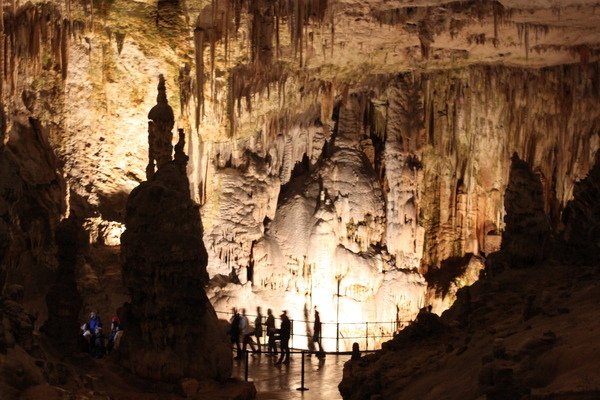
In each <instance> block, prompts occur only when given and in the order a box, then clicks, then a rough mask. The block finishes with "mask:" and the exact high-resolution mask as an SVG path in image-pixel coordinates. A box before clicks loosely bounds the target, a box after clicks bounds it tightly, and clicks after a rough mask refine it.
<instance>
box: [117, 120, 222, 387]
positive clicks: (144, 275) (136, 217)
mask: <svg viewBox="0 0 600 400" xmlns="http://www.w3.org/2000/svg"><path fill="white" fill-rule="evenodd" d="M183 140H184V135H183V132H182V131H180V142H179V143H178V144H177V146H176V160H175V161H167V162H165V163H162V164H160V166H159V169H158V171H157V172H156V173H155V174H154V175H153V176H152V177H151V178H150V179H149V180H148V181H147V182H143V183H142V184H140V186H138V187H137V188H136V189H134V190H133V191H132V192H131V194H130V196H129V199H128V201H127V215H126V220H125V221H126V230H125V232H124V233H123V235H122V238H121V243H122V254H123V257H124V260H125V263H124V265H123V282H124V284H125V286H126V287H127V289H128V290H129V293H130V295H131V301H130V302H129V303H128V304H126V306H125V308H124V311H123V313H122V314H123V315H122V316H123V319H124V323H125V326H126V327H127V334H126V335H125V337H124V339H123V343H122V352H123V363H124V365H125V366H126V367H127V368H129V369H130V370H131V371H132V372H134V373H135V374H137V375H139V376H142V377H145V378H151V379H156V380H166V381H178V380H180V379H183V378H186V377H190V378H195V379H198V380H206V379H217V380H224V379H227V378H229V376H230V374H231V356H230V348H229V345H228V343H227V342H226V340H225V335H224V332H222V331H221V329H220V327H219V325H218V320H217V316H216V313H215V311H214V309H213V308H212V306H211V304H210V303H209V301H208V298H207V296H206V293H205V292H204V286H205V285H206V283H207V282H208V274H207V272H206V263H207V253H206V250H205V248H204V244H203V242H202V224H201V220H200V215H199V212H198V205H197V204H195V203H194V202H193V201H192V200H191V199H190V192H189V181H188V179H187V176H186V174H185V164H186V157H185V154H183V152H182V148H183Z"/></svg>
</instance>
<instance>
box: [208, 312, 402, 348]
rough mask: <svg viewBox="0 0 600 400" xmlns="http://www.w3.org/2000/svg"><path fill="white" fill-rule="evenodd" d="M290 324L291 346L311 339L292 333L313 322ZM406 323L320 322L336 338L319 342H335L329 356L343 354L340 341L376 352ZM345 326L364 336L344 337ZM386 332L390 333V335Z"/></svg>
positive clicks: (263, 335)
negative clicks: (358, 328) (298, 326)
mask: <svg viewBox="0 0 600 400" xmlns="http://www.w3.org/2000/svg"><path fill="white" fill-rule="evenodd" d="M215 311H216V310H215ZM216 313H218V314H225V315H233V313H232V312H230V311H216ZM256 316H257V315H256V314H246V317H252V318H255V317H256ZM262 319H263V321H264V320H265V319H266V317H265V316H264V315H263V316H262ZM278 319H279V318H278ZM290 323H291V332H290V339H291V341H292V344H293V338H294V336H296V337H303V338H311V337H312V335H310V334H308V333H294V325H295V323H299V324H301V325H302V326H305V325H306V324H310V325H313V324H314V321H311V320H294V319H291V318H290ZM408 323H410V321H383V322H372V321H367V322H321V325H322V326H326V325H330V326H331V325H334V326H335V329H336V332H335V333H336V336H321V338H320V339H321V340H324V339H325V340H335V351H327V353H330V354H335V353H344V352H345V351H340V349H339V342H340V340H364V345H365V351H369V345H372V347H373V350H376V349H375V347H376V346H377V344H379V343H380V342H381V340H382V339H391V338H393V337H394V334H395V333H396V332H398V331H399V329H401V328H403V327H404V326H406V325H407V324H408ZM263 324H264V322H263ZM347 325H348V326H352V328H351V329H352V331H354V330H356V328H355V327H354V326H361V325H362V326H364V332H365V334H364V335H360V336H356V334H355V335H353V336H345V335H344V333H343V332H342V330H343V328H344V327H345V326H347ZM383 328H386V329H385V330H384V329H383ZM388 328H390V329H389V330H388ZM352 331H351V332H349V333H351V334H352V333H354V332H352ZM302 332H306V331H304V330H302ZM388 332H391V334H390V333H388ZM265 337H266V332H265V330H263V334H262V338H265Z"/></svg>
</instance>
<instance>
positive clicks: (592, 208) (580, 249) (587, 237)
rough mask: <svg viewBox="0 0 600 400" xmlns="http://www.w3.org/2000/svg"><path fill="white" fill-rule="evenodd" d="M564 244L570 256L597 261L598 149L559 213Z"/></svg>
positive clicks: (599, 252) (599, 226)
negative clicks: (571, 197) (560, 214)
mask: <svg viewBox="0 0 600 400" xmlns="http://www.w3.org/2000/svg"><path fill="white" fill-rule="evenodd" d="M563 221H564V224H565V230H564V232H563V238H564V240H565V242H566V243H567V247H566V249H564V250H567V252H568V255H569V256H570V258H571V259H574V260H579V261H581V262H583V263H590V262H591V263H594V262H595V263H600V151H598V152H597V153H596V162H595V164H594V167H593V168H592V169H591V170H590V172H589V173H588V175H587V176H586V177H585V178H584V179H582V180H581V181H579V182H577V183H576V184H575V188H574V189H573V200H571V201H570V202H569V203H567V206H566V208H565V211H564V212H563Z"/></svg>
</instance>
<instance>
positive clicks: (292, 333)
mask: <svg viewBox="0 0 600 400" xmlns="http://www.w3.org/2000/svg"><path fill="white" fill-rule="evenodd" d="M290 342H291V344H292V349H293V348H294V320H293V319H292V320H290Z"/></svg>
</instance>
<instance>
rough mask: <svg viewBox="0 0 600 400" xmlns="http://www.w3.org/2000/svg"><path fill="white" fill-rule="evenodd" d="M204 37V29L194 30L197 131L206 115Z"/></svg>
mask: <svg viewBox="0 0 600 400" xmlns="http://www.w3.org/2000/svg"><path fill="white" fill-rule="evenodd" d="M204 36H205V32H204V30H203V29H202V28H196V29H195V30H194V48H195V54H196V129H198V127H199V126H200V122H201V121H202V116H203V114H204V39H205V38H204Z"/></svg>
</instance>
